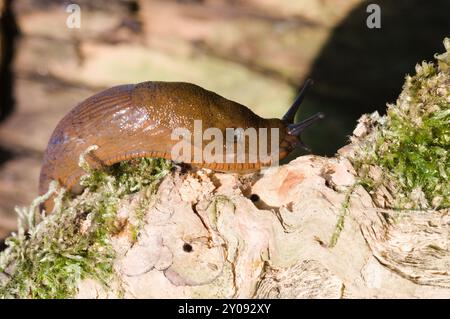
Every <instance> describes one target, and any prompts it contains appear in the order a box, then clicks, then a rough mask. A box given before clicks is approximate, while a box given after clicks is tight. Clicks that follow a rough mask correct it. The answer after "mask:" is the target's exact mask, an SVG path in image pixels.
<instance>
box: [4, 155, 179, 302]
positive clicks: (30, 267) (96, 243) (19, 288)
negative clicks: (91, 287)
mask: <svg viewBox="0 0 450 319" xmlns="http://www.w3.org/2000/svg"><path fill="white" fill-rule="evenodd" d="M80 166H82V167H83V168H85V169H86V170H87V171H88V174H87V175H85V176H84V177H83V178H82V180H81V184H82V185H83V186H85V187H86V188H85V191H84V192H83V193H82V194H81V195H79V196H77V197H75V198H71V196H69V195H68V194H67V193H65V191H64V190H63V189H61V188H58V187H57V186H56V184H55V183H52V186H51V189H50V191H49V193H48V194H47V195H46V196H43V197H40V198H37V199H36V200H35V201H34V202H33V203H32V204H31V206H30V207H28V208H23V209H18V213H19V217H20V218H19V226H20V227H19V231H18V233H17V234H13V235H12V236H11V237H9V238H8V239H7V240H6V244H7V245H8V247H7V249H6V250H5V251H4V252H2V253H1V254H0V272H3V274H4V275H6V276H3V277H0V278H2V279H0V297H3V298H68V297H72V296H74V295H75V294H76V293H77V284H78V282H79V280H80V279H84V278H92V279H94V280H97V281H98V282H100V283H102V284H104V285H105V286H106V287H108V286H109V285H111V283H113V282H114V277H115V273H114V269H113V261H114V257H115V254H114V249H113V247H112V246H111V236H112V235H114V234H115V233H117V232H119V231H121V228H122V227H123V223H119V221H118V220H117V218H116V212H117V207H118V203H119V201H120V199H121V198H123V197H125V196H127V195H128V194H131V193H133V192H137V191H139V190H141V189H143V188H144V187H147V188H149V189H150V190H151V191H152V192H154V191H155V190H156V185H157V183H158V181H160V180H161V178H162V177H164V176H165V174H167V172H168V171H169V169H170V167H171V164H170V162H169V161H166V160H164V159H148V158H143V159H140V160H135V161H127V162H122V163H119V164H117V165H114V166H112V167H109V168H107V169H105V170H92V169H90V168H89V167H86V166H85V165H84V161H83V160H82V159H81V160H80ZM54 192H56V193H57V194H58V196H57V199H56V200H55V208H54V210H53V212H52V214H50V215H49V216H43V215H41V214H40V213H39V212H38V207H39V204H40V203H42V202H43V201H45V199H46V198H47V197H48V196H49V195H51V193H54ZM141 210H142V212H141V213H140V214H141V215H143V207H141ZM141 217H142V216H141ZM141 220H143V217H142V218H141ZM138 227H139V226H137V228H136V234H135V236H136V238H137V236H138Z"/></svg>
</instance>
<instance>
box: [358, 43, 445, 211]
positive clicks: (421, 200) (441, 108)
mask: <svg viewBox="0 0 450 319" xmlns="http://www.w3.org/2000/svg"><path fill="white" fill-rule="evenodd" d="M444 45H445V48H446V52H445V53H443V54H441V55H436V60H437V63H435V64H433V63H426V62H423V63H422V64H420V65H417V66H416V75H414V76H407V77H406V81H405V84H404V86H403V90H402V93H401V94H400V96H399V98H398V100H397V102H396V104H394V105H388V110H387V115H386V116H384V117H377V116H376V115H373V116H372V118H373V119H374V120H373V123H372V124H373V126H374V127H373V130H372V132H371V133H370V134H369V135H368V136H366V137H364V139H363V143H362V147H361V148H360V150H359V151H358V152H357V154H356V157H355V158H353V159H352V160H353V163H354V164H355V166H356V168H357V170H358V171H359V172H360V173H361V172H364V173H361V174H360V175H361V176H362V178H363V179H364V180H365V184H366V185H368V186H370V188H372V189H375V190H376V188H377V187H378V186H380V185H384V186H386V187H387V188H388V189H389V190H391V192H393V195H394V197H396V199H395V203H393V206H394V207H395V208H400V209H403V208H406V209H411V208H415V209H425V208H436V209H439V208H445V207H449V205H450V202H449V199H450V183H449V178H448V177H449V175H450V164H449V158H448V153H449V151H450V125H449V124H450V39H446V40H445V41H444ZM370 166H378V167H381V168H382V171H383V174H384V176H383V178H382V180H381V181H374V180H372V181H371V180H370V177H368V175H366V173H365V172H367V171H368V167H370ZM369 176H370V175H369Z"/></svg>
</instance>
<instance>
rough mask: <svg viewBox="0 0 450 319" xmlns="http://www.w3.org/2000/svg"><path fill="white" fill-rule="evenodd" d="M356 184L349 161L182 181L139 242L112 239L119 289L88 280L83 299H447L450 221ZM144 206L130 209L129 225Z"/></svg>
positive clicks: (149, 213) (169, 185)
mask: <svg viewBox="0 0 450 319" xmlns="http://www.w3.org/2000/svg"><path fill="white" fill-rule="evenodd" d="M345 151H346V150H345V149H344V150H343V151H342V152H344V153H345ZM342 152H341V153H342ZM354 185H355V172H354V170H353V168H352V166H351V164H350V162H349V161H348V160H347V159H345V158H344V157H342V156H339V157H338V158H322V157H317V156H303V157H300V158H298V159H296V160H294V161H292V162H291V163H289V164H288V165H284V166H280V167H275V168H271V169H268V170H266V171H264V172H262V173H261V174H260V175H258V176H250V177H248V178H246V179H245V178H239V177H238V176H236V175H230V174H220V173H213V172H210V171H205V170H201V171H198V172H188V173H181V172H175V173H173V174H172V175H170V176H168V177H166V178H165V179H164V180H163V181H162V183H161V185H160V187H159V190H158V192H157V194H156V196H155V199H154V201H153V202H152V203H151V204H149V206H148V207H147V208H146V210H145V225H144V226H143V228H142V230H141V232H140V235H139V237H138V239H137V242H135V243H132V242H131V241H130V236H129V234H126V233H121V234H120V235H118V236H117V237H115V238H114V247H115V249H116V251H117V256H118V257H117V260H116V263H115V268H116V270H117V273H118V283H117V285H116V286H117V287H116V288H114V289H111V290H109V291H106V290H105V288H103V286H101V285H100V284H98V283H96V282H94V281H92V280H85V281H82V282H81V283H80V285H79V294H78V297H88V298H113V297H117V296H118V295H119V294H122V295H121V296H124V297H129V298H148V297H149V298H164V297H168V298H202V297H212V298H217V297H224V298H231V297H234V298H357V297H363V298H373V297H376V298H390V297H394V298H397V297H398V298H404V297H405V298H416V297H417V298H419V297H420V298H424V297H438V298H449V297H450V275H449V269H450V251H449V248H450V246H449V240H448V239H449V229H450V227H449V225H450V215H449V211H448V210H446V211H433V212H423V211H422V212H418V211H402V212H398V211H389V210H386V209H380V208H377V205H376V204H375V203H374V201H373V199H372V197H371V196H370V195H369V194H368V193H367V192H366V191H365V190H364V188H363V187H361V186H354ZM351 189H352V192H351V195H350V200H349V209H348V212H347V215H346V216H345V219H344V227H343V230H342V232H341V233H340V236H339V239H338V241H337V243H336V245H335V246H334V247H330V239H331V236H332V234H333V232H334V231H335V229H336V223H337V220H338V218H339V216H340V215H341V214H342V211H343V208H342V204H343V202H344V201H345V198H346V194H348V192H349V191H350V190H351ZM251 194H257V195H258V198H257V197H256V196H253V197H252V199H257V200H256V201H252V200H250V195H251ZM140 196H144V194H137V195H136V196H134V197H133V198H132V199H131V201H130V200H128V201H127V202H123V203H121V208H120V210H119V213H118V214H119V216H120V218H123V219H124V220H126V219H127V218H131V217H130V216H132V214H131V212H132V211H133V208H134V207H135V205H136V203H138V202H139V197H140Z"/></svg>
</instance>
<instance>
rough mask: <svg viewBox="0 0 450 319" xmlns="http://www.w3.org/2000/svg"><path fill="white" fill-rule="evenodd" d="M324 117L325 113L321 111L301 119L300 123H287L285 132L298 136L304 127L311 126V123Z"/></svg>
mask: <svg viewBox="0 0 450 319" xmlns="http://www.w3.org/2000/svg"><path fill="white" fill-rule="evenodd" d="M324 117H325V115H324V114H323V113H322V112H319V113H316V114H314V115H313V116H310V117H308V118H307V119H305V120H303V121H301V122H300V123H295V124H289V125H288V127H287V133H288V134H289V135H294V136H299V135H300V133H301V132H303V131H304V130H305V128H307V127H309V126H311V124H313V123H315V122H317V121H318V120H321V119H323V118H324Z"/></svg>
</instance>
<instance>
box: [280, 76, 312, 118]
mask: <svg viewBox="0 0 450 319" xmlns="http://www.w3.org/2000/svg"><path fill="white" fill-rule="evenodd" d="M313 84H314V81H313V80H311V79H307V80H306V82H305V84H303V87H302V89H301V90H300V92H299V93H298V95H297V97H296V98H295V100H294V103H292V105H291V107H290V108H289V110H288V111H287V112H286V114H285V115H284V116H283V121H284V122H286V123H294V120H295V114H297V111H298V109H299V107H300V104H301V103H302V102H303V99H304V98H305V95H306V91H307V89H308V88H309V87H310V86H311V85H313Z"/></svg>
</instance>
